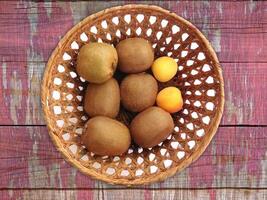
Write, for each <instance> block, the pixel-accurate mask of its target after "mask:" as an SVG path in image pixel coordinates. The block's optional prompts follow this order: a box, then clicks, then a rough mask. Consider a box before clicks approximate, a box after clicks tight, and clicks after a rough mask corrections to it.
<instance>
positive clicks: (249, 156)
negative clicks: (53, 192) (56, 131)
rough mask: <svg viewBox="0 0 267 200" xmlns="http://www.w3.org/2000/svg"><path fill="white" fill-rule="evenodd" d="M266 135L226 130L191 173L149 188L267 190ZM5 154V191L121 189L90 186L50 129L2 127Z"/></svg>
mask: <svg viewBox="0 0 267 200" xmlns="http://www.w3.org/2000/svg"><path fill="white" fill-rule="evenodd" d="M266 131H267V127H251V128H247V127H246V128H242V127H221V128H219V131H218V133H217V134H216V136H215V138H214V140H213V141H212V142H211V144H210V145H209V147H208V148H207V150H206V151H205V153H204V154H203V155H202V156H201V157H200V158H199V159H198V160H197V161H196V162H195V163H193V164H192V165H190V167H189V168H187V169H186V170H184V171H182V172H181V173H179V174H176V175H175V176H174V177H172V178H169V179H168V180H167V181H165V182H162V183H157V184H152V185H150V186H146V187H145V188H173V189H174V188H187V189H189V188H229V187H230V188H233V187H237V188H244V187H245V188H250V187H251V188H267V174H266V171H267V160H266V151H267V146H266V144H267V135H266ZM0 149H1V151H0V180H1V182H0V189H1V188H2V189H4V188H8V189H12V188H35V189H36V188H39V189H40V188H49V189H55V188H67V189H75V188H80V189H85V188H87V189H89V188H95V189H96V188H122V186H112V185H108V184H105V183H103V182H99V181H94V180H91V179H90V178H88V177H86V176H84V175H83V174H81V173H80V172H78V171H77V170H76V169H75V168H73V167H72V166H70V165H69V164H68V163H66V162H65V161H64V159H63V158H62V156H61V155H60V153H59V152H57V150H56V149H55V147H54V146H53V144H52V142H51V141H50V138H49V135H48V133H47V130H46V127H27V126H26V127H25V126H23V127H14V126H10V127H9V126H6V127H0ZM140 187H141V186H139V187H137V188H140ZM123 188H124V187H123ZM141 188H143V187H141Z"/></svg>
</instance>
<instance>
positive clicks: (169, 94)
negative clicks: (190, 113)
mask: <svg viewBox="0 0 267 200" xmlns="http://www.w3.org/2000/svg"><path fill="white" fill-rule="evenodd" d="M156 102H157V105H158V106H159V107H161V108H162V109H164V110H166V111H167V112H169V113H175V112H178V111H179V110H181V109H182V107H183V98H182V94H181V91H180V90H179V89H178V88H176V87H167V88H164V89H162V90H161V91H160V92H159V93H158V95H157V99H156Z"/></svg>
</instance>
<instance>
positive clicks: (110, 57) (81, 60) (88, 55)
mask: <svg viewBox="0 0 267 200" xmlns="http://www.w3.org/2000/svg"><path fill="white" fill-rule="evenodd" d="M117 64H118V54H117V51H116V49H115V48H114V47H113V46H111V45H109V44H106V43H96V42H92V43H89V44H85V45H83V46H82V48H81V49H80V51H79V54H78V56H77V67H76V70H77V73H78V74H79V75H80V76H81V77H83V78H84V79H85V80H87V81H88V82H91V83H98V84H99V83H104V82H105V81H107V80H108V79H110V78H111V77H112V76H113V74H114V72H115V70H116V68H117Z"/></svg>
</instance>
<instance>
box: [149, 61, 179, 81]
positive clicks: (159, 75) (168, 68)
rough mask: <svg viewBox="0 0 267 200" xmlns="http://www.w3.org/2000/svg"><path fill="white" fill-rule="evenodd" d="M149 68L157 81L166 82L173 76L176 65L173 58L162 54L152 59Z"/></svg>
mask: <svg viewBox="0 0 267 200" xmlns="http://www.w3.org/2000/svg"><path fill="white" fill-rule="evenodd" d="M151 69H152V72H153V75H154V76H155V78H156V79H157V80H158V81H160V82H167V81H169V80H171V79H172V78H173V77H174V76H175V74H176V72H177V69H178V66H177V63H176V62H175V60H174V59H173V58H171V57H168V56H163V57H160V58H158V59H156V60H155V61H154V63H153V65H152V67H151Z"/></svg>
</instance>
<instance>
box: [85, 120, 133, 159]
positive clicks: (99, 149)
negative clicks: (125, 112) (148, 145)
mask: <svg viewBox="0 0 267 200" xmlns="http://www.w3.org/2000/svg"><path fill="white" fill-rule="evenodd" d="M81 141H82V143H83V144H84V145H85V147H86V148H87V150H88V151H91V152H93V153H95V154H97V155H101V156H105V155H107V156H115V155H121V154H123V153H124V152H126V151H127V150H128V148H129V146H130V144H131V136H130V131H129V129H128V128H127V127H126V126H125V125H124V124H123V123H121V122H119V121H117V120H114V119H111V118H108V117H103V116H97V117H93V118H91V119H89V120H88V122H87V123H86V124H85V130H84V132H83V134H82V136H81Z"/></svg>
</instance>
